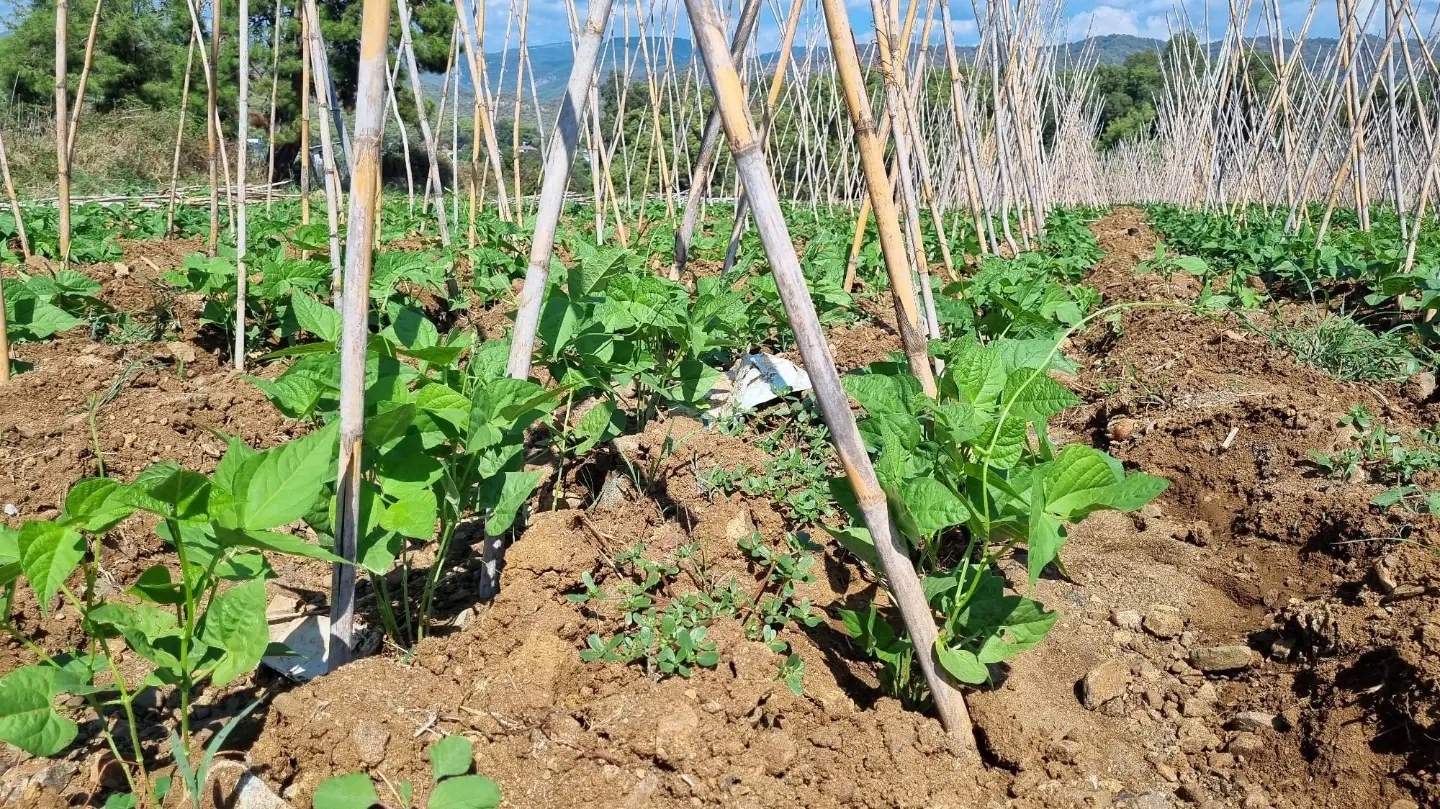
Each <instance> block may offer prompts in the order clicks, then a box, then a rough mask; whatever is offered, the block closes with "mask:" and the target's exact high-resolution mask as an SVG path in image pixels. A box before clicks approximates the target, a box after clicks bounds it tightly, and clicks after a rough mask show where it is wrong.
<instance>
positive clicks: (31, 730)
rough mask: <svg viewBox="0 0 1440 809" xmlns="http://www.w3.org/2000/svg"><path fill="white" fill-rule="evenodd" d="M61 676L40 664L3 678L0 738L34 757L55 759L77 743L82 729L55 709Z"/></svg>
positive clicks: (57, 671) (58, 672)
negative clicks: (74, 742) (57, 754)
mask: <svg viewBox="0 0 1440 809" xmlns="http://www.w3.org/2000/svg"><path fill="white" fill-rule="evenodd" d="M60 676H61V673H60V671H59V670H58V669H55V668H53V667H51V666H45V665H40V666H22V667H20V668H18V669H15V670H14V671H12V672H10V673H9V674H6V675H5V676H4V677H0V739H3V740H4V741H7V742H9V743H10V744H13V745H15V746H16V747H18V748H20V749H21V750H24V751H25V752H27V753H29V754H30V755H32V756H53V755H55V754H56V753H59V752H60V751H61V750H64V749H65V748H66V747H69V746H70V743H71V742H73V741H75V737H76V735H77V734H78V733H79V731H80V728H79V726H78V725H76V724H75V723H74V722H72V721H71V720H70V719H68V718H66V717H64V716H61V715H60V714H59V713H57V712H56V710H55V696H56V695H57V694H58V693H59V692H60V689H59V681H60Z"/></svg>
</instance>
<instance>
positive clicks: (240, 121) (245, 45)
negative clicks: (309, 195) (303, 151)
mask: <svg viewBox="0 0 1440 809" xmlns="http://www.w3.org/2000/svg"><path fill="white" fill-rule="evenodd" d="M237 13H238V14H239V17H240V99H239V103H238V106H239V108H240V109H239V110H238V112H237V113H236V117H237V120H236V121H235V130H236V131H235V183H236V185H238V186H239V191H240V193H239V195H238V196H239V199H238V200H236V208H237V210H236V213H237V216H236V217H235V351H234V356H233V357H232V358H231V359H232V360H233V361H234V363H235V370H237V371H244V370H245V298H246V295H247V294H248V289H247V287H249V285H250V271H249V266H248V265H247V264H246V261H245V260H246V259H247V258H248V256H247V255H246V253H247V248H248V247H249V246H250V245H249V222H250V213H249V211H250V206H249V201H248V200H247V199H246V198H247V197H248V196H249V194H248V193H247V192H248V189H247V187H246V186H247V184H248V183H249V181H250V178H249V176H248V174H249V173H248V172H247V169H248V168H249V165H250V0H239V7H238V9H237Z"/></svg>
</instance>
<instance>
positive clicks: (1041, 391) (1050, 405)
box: [1005, 371, 1080, 422]
mask: <svg viewBox="0 0 1440 809" xmlns="http://www.w3.org/2000/svg"><path fill="white" fill-rule="evenodd" d="M1032 375H1033V378H1032ZM1027 382H1028V383H1029V384H1026V383H1027ZM1005 401H1006V403H1007V404H1008V405H1009V408H1010V412H1009V415H1008V416H1007V418H1012V419H1021V420H1023V421H1029V422H1036V421H1044V420H1046V419H1048V418H1050V417H1051V416H1053V415H1055V414H1056V413H1059V412H1060V411H1062V410H1064V409H1065V408H1067V407H1074V406H1075V405H1078V404H1080V397H1078V396H1076V395H1075V394H1073V393H1071V392H1070V391H1069V390H1067V389H1066V388H1065V387H1064V386H1063V385H1061V384H1060V383H1059V382H1056V381H1055V380H1053V379H1051V378H1050V377H1048V376H1046V375H1045V374H1044V373H1043V372H1042V373H1038V374H1037V373H1035V372H1034V371H1020V372H1018V373H1016V374H1014V375H1012V376H1011V377H1010V378H1009V379H1008V380H1006V382H1005Z"/></svg>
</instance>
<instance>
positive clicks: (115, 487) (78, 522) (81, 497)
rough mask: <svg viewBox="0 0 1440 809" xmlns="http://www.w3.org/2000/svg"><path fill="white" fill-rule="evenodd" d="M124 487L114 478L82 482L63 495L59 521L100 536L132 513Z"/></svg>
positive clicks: (132, 507) (133, 508)
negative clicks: (62, 506)
mask: <svg viewBox="0 0 1440 809" xmlns="http://www.w3.org/2000/svg"><path fill="white" fill-rule="evenodd" d="M126 488H127V487H126V486H125V484H123V483H121V482H120V481H118V480H115V479H113V478H91V479H89V480H82V481H80V482H79V483H77V484H75V485H74V486H72V487H71V488H70V492H69V493H68V494H66V495H65V510H64V512H63V513H61V515H60V522H63V523H65V524H66V525H73V526H75V527H76V528H79V529H80V530H82V531H90V532H92V533H96V534H101V533H104V532H106V531H109V530H110V529H111V528H114V527H115V526H116V525H119V524H120V522H121V521H123V520H124V519H125V518H126V517H129V516H130V515H131V514H133V513H134V512H135V507H134V506H133V505H131V504H130V503H129V502H128V501H127V500H126V498H125V489H126Z"/></svg>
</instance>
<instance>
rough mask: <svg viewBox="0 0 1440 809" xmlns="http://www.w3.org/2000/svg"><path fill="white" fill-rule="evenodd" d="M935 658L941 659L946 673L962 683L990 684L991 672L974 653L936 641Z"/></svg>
mask: <svg viewBox="0 0 1440 809" xmlns="http://www.w3.org/2000/svg"><path fill="white" fill-rule="evenodd" d="M935 656H936V657H938V658H939V659H940V665H941V666H942V667H943V668H944V669H945V671H946V672H948V673H949V674H950V676H951V677H954V678H955V679H956V680H959V681H960V682H962V683H967V684H969V685H984V684H985V683H988V682H990V670H989V669H987V668H985V664H984V663H981V662H980V659H979V658H978V657H976V656H975V653H974V652H970V651H966V650H965V649H952V648H950V647H949V646H946V645H945V644H943V643H941V642H939V641H936V643H935Z"/></svg>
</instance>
